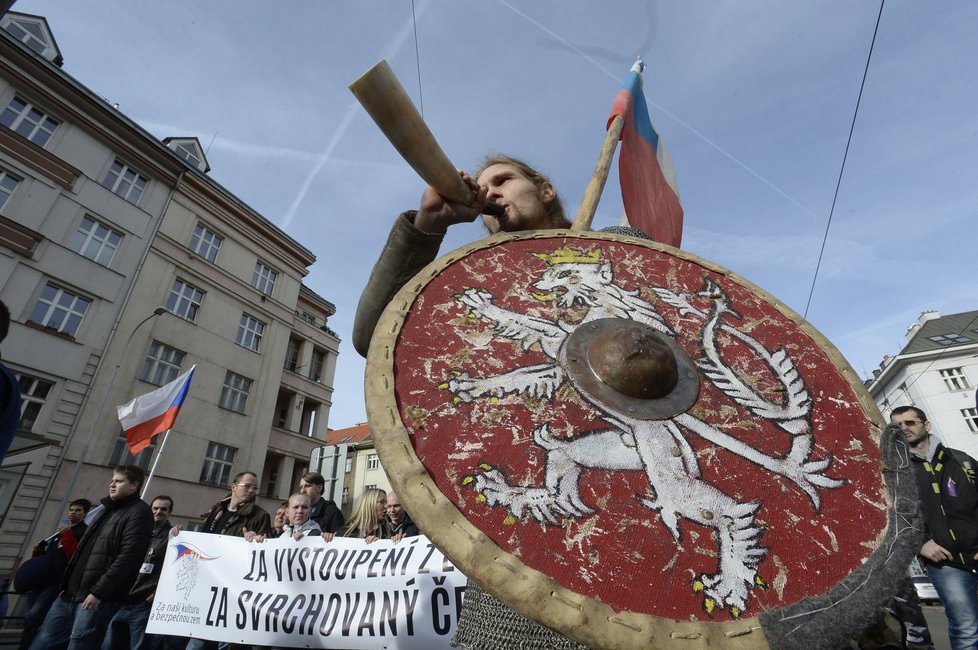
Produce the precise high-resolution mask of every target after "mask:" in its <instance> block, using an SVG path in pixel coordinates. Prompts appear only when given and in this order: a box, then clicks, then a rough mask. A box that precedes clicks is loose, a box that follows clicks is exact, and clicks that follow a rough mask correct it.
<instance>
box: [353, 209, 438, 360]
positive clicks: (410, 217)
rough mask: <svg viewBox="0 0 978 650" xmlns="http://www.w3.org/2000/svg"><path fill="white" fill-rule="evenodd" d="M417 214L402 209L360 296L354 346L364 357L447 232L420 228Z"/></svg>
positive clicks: (355, 322)
mask: <svg viewBox="0 0 978 650" xmlns="http://www.w3.org/2000/svg"><path fill="white" fill-rule="evenodd" d="M416 214H417V211H415V210H410V211H408V212H402V213H401V214H400V215H399V216H398V217H397V219H396V220H395V221H394V226H393V227H392V228H391V233H390V235H388V236H387V243H386V244H384V250H382V251H381V253H380V259H378V260H377V263H376V264H375V265H374V270H373V271H371V273H370V279H369V280H367V286H366V287H364V289H363V293H362V294H361V295H360V304H358V305H357V315H356V318H355V319H354V321H353V347H354V348H355V349H356V351H357V352H359V353H360V356H362V357H366V356H367V350H368V349H369V348H370V339H371V338H372V337H373V334H374V327H376V326H377V321H378V320H380V315H381V314H382V313H384V309H386V308H387V305H388V303H390V301H391V298H393V297H394V294H396V293H397V292H398V291H400V289H401V287H403V286H404V285H405V284H407V283H408V280H410V279H411V278H413V277H414V276H415V275H417V273H418V271H420V270H421V269H423V268H424V267H425V266H427V265H428V264H430V263H431V262H433V261H434V259H435V258H436V257H438V249H439V248H440V247H441V242H442V240H443V239H444V238H445V235H443V234H442V235H431V234H428V233H426V232H422V231H420V230H418V229H417V228H416V227H415V225H414V216H415V215H416Z"/></svg>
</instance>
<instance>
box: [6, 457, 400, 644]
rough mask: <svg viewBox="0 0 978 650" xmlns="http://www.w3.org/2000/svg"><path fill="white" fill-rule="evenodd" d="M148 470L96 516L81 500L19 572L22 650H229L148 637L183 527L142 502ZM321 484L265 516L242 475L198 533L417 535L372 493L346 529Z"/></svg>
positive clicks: (114, 488) (392, 500) (310, 482)
mask: <svg viewBox="0 0 978 650" xmlns="http://www.w3.org/2000/svg"><path fill="white" fill-rule="evenodd" d="M145 480H146V479H145V475H144V473H143V470H142V469H140V468H139V467H136V466H133V465H122V466H119V467H116V468H115V469H114V470H113V473H112V479H111V481H110V483H109V493H108V496H106V497H105V498H103V499H102V500H101V501H100V502H99V504H98V505H97V506H96V507H95V508H93V507H92V503H91V502H90V501H88V500H87V499H76V500H75V501H72V502H71V505H70V506H69V508H68V520H67V523H66V524H65V525H63V526H61V527H60V528H59V531H58V532H57V533H56V534H55V535H52V536H51V537H49V538H47V539H45V540H43V541H42V542H41V543H39V544H38V545H37V547H35V551H34V557H33V558H32V560H31V561H30V562H27V563H24V565H22V567H21V570H20V571H18V574H17V578H16V580H15V587H16V588H17V590H18V591H19V592H22V593H26V595H27V602H28V608H27V613H26V615H25V618H24V629H23V632H22V634H21V639H20V648H21V650H56V649H58V648H69V649H70V650H130V649H131V650H176V649H184V648H185V649H186V650H197V649H203V648H207V649H210V648H216V649H222V650H223V649H224V648H228V647H229V644H227V643H222V642H217V641H207V640H203V639H188V638H185V637H176V636H160V635H151V634H147V632H146V624H147V623H148V622H149V617H150V613H151V610H152V604H153V598H154V596H155V594H156V586H157V583H158V582H159V579H160V575H161V573H162V570H163V559H164V558H165V556H166V548H167V543H168V541H169V539H170V537H172V536H178V535H179V534H180V532H181V526H174V525H172V524H171V523H170V520H169V517H170V515H171V513H172V512H173V499H172V498H170V497H169V496H166V495H159V496H157V497H155V498H154V499H153V500H152V501H151V502H150V504H149V505H147V503H146V502H144V501H143V500H142V499H141V498H140V497H139V491H140V488H141V487H142V485H143V483H144V482H145ZM325 483H326V481H325V479H324V477H323V476H322V474H319V473H316V472H309V473H307V474H305V475H303V476H302V478H301V480H300V482H299V486H298V490H297V491H296V492H295V493H294V494H293V495H292V496H290V497H289V500H288V501H287V502H285V503H282V504H281V505H280V506H279V508H278V509H277V510H276V513H275V516H274V518H272V517H271V516H269V514H268V512H266V511H265V510H264V509H263V508H262V507H261V506H259V505H258V503H257V502H256V497H257V495H258V476H257V475H256V474H255V473H254V472H250V471H246V472H241V473H240V474H238V475H236V476H235V477H234V478H233V479H232V481H231V484H230V485H229V486H228V490H229V493H228V495H227V496H226V497H224V498H223V499H221V500H220V501H218V502H217V503H215V504H214V506H213V507H212V508H211V509H210V511H209V512H208V513H207V514H206V516H205V518H204V521H203V523H202V524H201V525H200V528H199V529H198V531H197V532H202V533H207V534H213V535H231V536H235V537H242V538H244V539H246V540H249V541H252V542H256V543H260V542H264V541H266V540H268V539H273V538H276V537H291V538H294V539H296V540H299V539H301V538H302V537H305V536H308V535H316V536H320V535H321V536H322V537H323V539H325V540H327V541H332V540H333V539H334V537H336V536H340V537H356V538H361V539H364V540H365V542H366V543H371V542H374V541H376V540H378V539H393V540H395V541H400V540H401V539H403V538H404V537H410V536H414V535H419V534H420V532H419V531H418V527H417V526H415V525H414V523H413V522H412V521H411V518H410V516H409V515H408V514H407V512H406V511H405V510H404V508H403V507H402V506H401V505H400V501H399V500H398V499H397V496H396V495H395V494H393V493H390V494H388V493H387V492H385V491H384V490H380V489H376V488H370V489H367V490H366V491H365V492H364V493H363V495H362V496H361V497H360V499H359V500H358V501H357V503H356V504H355V506H354V509H353V514H352V516H351V518H350V521H349V522H346V520H345V518H344V516H343V513H342V512H341V510H340V508H339V506H337V504H336V503H335V502H333V501H331V500H328V499H325V498H324V497H323V492H324V491H325Z"/></svg>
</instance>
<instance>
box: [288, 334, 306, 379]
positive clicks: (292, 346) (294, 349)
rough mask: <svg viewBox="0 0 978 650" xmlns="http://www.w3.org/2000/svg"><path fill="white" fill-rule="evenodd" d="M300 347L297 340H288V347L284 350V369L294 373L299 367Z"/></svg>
mask: <svg viewBox="0 0 978 650" xmlns="http://www.w3.org/2000/svg"><path fill="white" fill-rule="evenodd" d="M300 345H302V344H301V343H300V341H299V340H298V339H293V338H290V339H289V347H288V348H287V349H286V350H285V369H286V370H291V371H292V372H295V371H296V369H297V368H298V367H299V346H300Z"/></svg>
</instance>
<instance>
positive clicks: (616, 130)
mask: <svg viewBox="0 0 978 650" xmlns="http://www.w3.org/2000/svg"><path fill="white" fill-rule="evenodd" d="M624 125H625V118H623V117H622V116H621V115H616V116H615V119H614V120H612V122H611V126H609V127H608V133H607V135H605V136H604V143H603V144H602V145H601V155H600V156H599V157H598V164H597V166H596V167H595V168H594V173H593V174H592V175H591V180H590V181H588V184H587V187H585V188H584V198H583V199H582V200H581V207H580V208H579V209H578V210H577V217H575V218H574V223H573V225H571V230H590V228H591V222H592V221H593V220H594V213H595V211H596V210H597V209H598V201H599V200H600V199H601V192H602V191H603V190H604V184H605V182H607V180H608V171H609V170H610V169H611V161H612V160H614V157H615V149H616V148H617V147H618V138H619V137H620V136H621V130H622V127H623V126H624Z"/></svg>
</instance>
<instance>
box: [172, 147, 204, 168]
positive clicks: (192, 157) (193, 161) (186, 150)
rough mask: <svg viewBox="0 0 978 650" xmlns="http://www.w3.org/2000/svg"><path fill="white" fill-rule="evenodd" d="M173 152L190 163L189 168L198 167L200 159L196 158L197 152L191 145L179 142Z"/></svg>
mask: <svg viewBox="0 0 978 650" xmlns="http://www.w3.org/2000/svg"><path fill="white" fill-rule="evenodd" d="M173 150H174V151H176V152H177V155H178V156H180V157H181V158H183V159H184V160H186V161H187V162H188V163H190V166H191V167H196V168H199V167H200V158H198V157H197V151H196V150H195V149H194V147H193V146H192V145H189V144H184V143H183V142H181V143H179V144H178V145H177V146H176V147H174V148H173Z"/></svg>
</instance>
